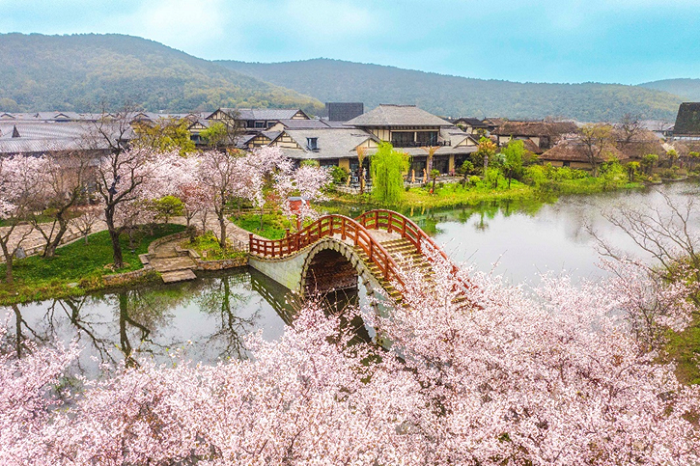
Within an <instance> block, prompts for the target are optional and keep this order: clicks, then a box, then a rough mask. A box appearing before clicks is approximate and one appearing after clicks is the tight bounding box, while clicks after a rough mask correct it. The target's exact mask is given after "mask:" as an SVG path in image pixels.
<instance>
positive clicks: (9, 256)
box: [0, 154, 46, 283]
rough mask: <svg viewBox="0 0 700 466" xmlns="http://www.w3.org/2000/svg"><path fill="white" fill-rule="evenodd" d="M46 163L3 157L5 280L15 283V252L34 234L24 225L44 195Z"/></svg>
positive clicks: (0, 197)
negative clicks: (13, 268) (41, 182)
mask: <svg viewBox="0 0 700 466" xmlns="http://www.w3.org/2000/svg"><path fill="white" fill-rule="evenodd" d="M45 163H46V160H45V159H43V158H38V157H31V156H23V155H21V154H20V155H15V156H13V157H0V220H3V223H5V224H6V226H4V227H1V228H0V249H2V254H3V256H4V258H5V265H6V267H5V281H6V282H7V283H12V282H13V276H12V265H13V264H12V261H13V258H14V256H15V253H16V252H17V251H18V250H19V248H20V247H21V246H22V244H23V243H24V241H25V240H26V239H27V238H28V237H29V235H30V234H31V232H32V230H33V227H32V226H31V225H27V224H21V223H22V222H23V221H26V220H27V219H28V218H29V217H30V216H31V214H32V207H33V206H34V205H35V202H36V200H37V199H38V198H39V197H40V195H41V187H40V183H39V180H40V177H41V173H43V171H44V167H45Z"/></svg>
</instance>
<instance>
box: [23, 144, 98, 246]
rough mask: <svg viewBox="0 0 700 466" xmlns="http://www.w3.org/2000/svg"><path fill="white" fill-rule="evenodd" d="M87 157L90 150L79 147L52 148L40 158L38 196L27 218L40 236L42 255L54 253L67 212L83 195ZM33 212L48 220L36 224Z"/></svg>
mask: <svg viewBox="0 0 700 466" xmlns="http://www.w3.org/2000/svg"><path fill="white" fill-rule="evenodd" d="M91 159H92V155H91V154H88V153H85V152H82V151H79V152H74V153H67V154H59V153H55V152H53V153H49V154H46V155H44V156H42V157H41V158H40V160H41V161H42V163H41V164H42V170H41V171H40V173H39V174H38V185H37V188H38V196H37V198H36V199H35V200H34V201H35V202H34V204H35V205H34V206H33V209H32V211H33V212H32V215H30V217H29V220H30V222H31V223H32V225H34V228H35V229H36V230H38V231H39V232H40V233H41V235H42V237H43V238H44V241H45V246H44V253H43V256H44V257H53V256H54V254H55V252H56V248H57V247H58V246H59V245H60V244H61V240H63V236H64V235H65V234H66V232H67V231H68V226H69V222H70V220H71V215H70V214H71V212H72V211H73V210H74V208H75V207H76V206H77V205H78V204H79V203H80V202H81V201H84V200H85V199H86V197H87V184H88V177H89V176H90V172H89V168H90V162H91ZM37 213H41V214H43V215H46V216H48V217H49V218H51V222H49V223H48V224H41V225H40V217H38V216H37V215H36V214H37Z"/></svg>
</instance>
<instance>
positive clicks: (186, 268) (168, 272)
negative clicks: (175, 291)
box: [149, 239, 197, 283]
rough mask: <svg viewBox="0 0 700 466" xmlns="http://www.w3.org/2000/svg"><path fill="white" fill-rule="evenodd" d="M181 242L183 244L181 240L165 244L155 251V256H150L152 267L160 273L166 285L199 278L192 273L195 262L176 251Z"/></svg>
mask: <svg viewBox="0 0 700 466" xmlns="http://www.w3.org/2000/svg"><path fill="white" fill-rule="evenodd" d="M180 242H182V240H181V239H178V240H175V241H170V242H168V243H163V244H161V245H160V246H158V247H157V248H156V249H155V251H154V252H153V254H149V261H150V263H151V266H152V267H153V268H154V269H155V270H156V271H158V272H159V273H160V275H161V277H162V278H163V281H164V282H165V283H175V282H181V281H185V280H194V279H195V278H197V276H196V275H195V274H194V272H193V271H192V269H194V268H195V267H196V265H195V263H194V261H193V260H192V259H190V257H189V256H184V255H181V254H180V253H178V252H177V250H176V247H177V245H178V244H179V243H180Z"/></svg>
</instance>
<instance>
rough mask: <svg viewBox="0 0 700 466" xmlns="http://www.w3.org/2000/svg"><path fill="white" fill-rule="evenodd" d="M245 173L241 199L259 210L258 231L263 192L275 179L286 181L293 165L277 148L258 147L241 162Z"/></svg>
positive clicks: (262, 208) (261, 221)
mask: <svg viewBox="0 0 700 466" xmlns="http://www.w3.org/2000/svg"><path fill="white" fill-rule="evenodd" d="M243 165H244V170H245V171H246V173H247V176H246V178H245V179H244V180H243V183H242V186H241V188H242V189H241V194H242V197H243V198H245V199H247V200H248V201H250V202H251V203H252V204H253V207H254V208H255V209H260V229H261V230H262V228H263V216H264V214H265V190H266V189H271V188H272V187H273V183H274V182H275V179H276V178H277V177H281V179H287V178H286V177H288V175H289V174H290V173H291V172H292V169H293V167H294V164H293V163H292V161H291V160H290V159H289V158H287V157H286V156H285V155H284V153H283V152H282V149H280V148H279V147H271V146H266V147H260V148H258V149H254V150H252V151H251V152H248V153H247V154H246V157H245V159H244V161H243Z"/></svg>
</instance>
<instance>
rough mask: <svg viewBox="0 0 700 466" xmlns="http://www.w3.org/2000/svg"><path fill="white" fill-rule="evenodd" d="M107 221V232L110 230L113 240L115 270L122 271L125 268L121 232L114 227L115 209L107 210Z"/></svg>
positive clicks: (108, 208) (110, 236)
mask: <svg viewBox="0 0 700 466" xmlns="http://www.w3.org/2000/svg"><path fill="white" fill-rule="evenodd" d="M105 221H106V223H107V230H109V238H110V239H111V240H112V251H113V254H114V268H115V269H121V268H122V267H124V258H123V257H122V245H121V244H120V243H119V232H118V231H117V229H116V228H115V226H114V207H113V206H111V207H107V208H106V209H105Z"/></svg>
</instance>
